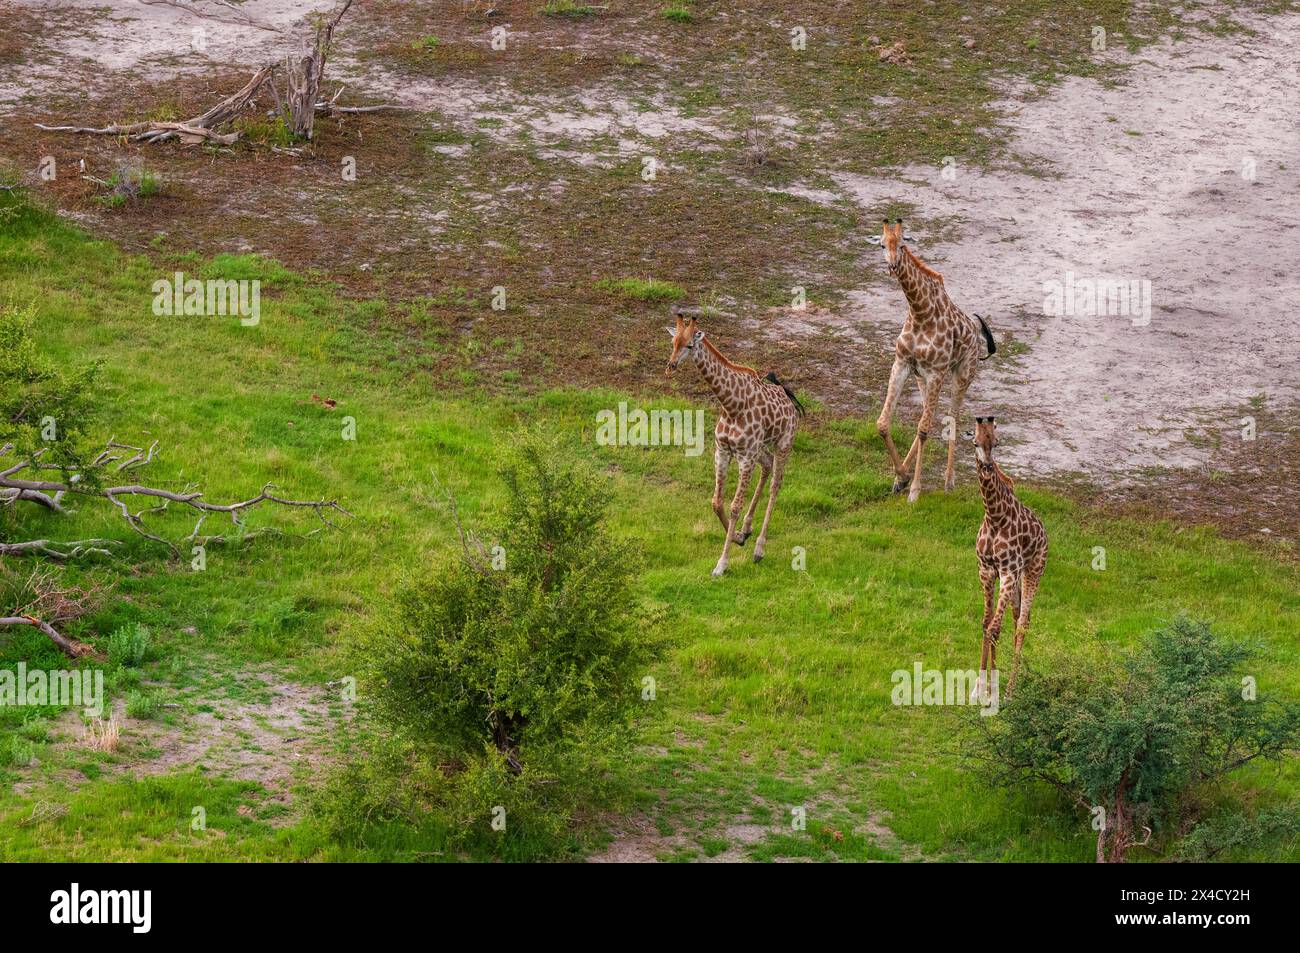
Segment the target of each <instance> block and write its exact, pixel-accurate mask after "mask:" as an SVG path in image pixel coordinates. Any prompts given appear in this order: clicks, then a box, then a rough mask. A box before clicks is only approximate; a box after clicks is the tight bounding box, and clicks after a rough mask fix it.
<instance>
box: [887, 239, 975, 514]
mask: <svg viewBox="0 0 1300 953" xmlns="http://www.w3.org/2000/svg"><path fill="white" fill-rule="evenodd" d="M870 242H871V243H872V244H873V245H880V246H881V247H882V248H883V249H884V250H885V260H886V262H887V263H888V265H889V273H890V274H892V275H893V276H894V277H895V278H897V279H898V283H899V285H900V286H901V287H902V289H903V295H904V296H905V297H906V298H907V320H906V321H905V322H904V323H903V330H902V331H901V332H900V333H899V335H898V340H897V341H896V342H895V344H894V366H893V369H892V370H891V371H890V374H889V391H888V393H887V394H886V396H885V405H884V407H882V408H881V410H880V418H879V419H878V420H877V421H876V430H877V432H878V433H879V434H880V436H881V437H882V438H883V439H884V441H885V449H886V450H888V451H889V459H890V461H891V462H892V463H893V465H894V492H895V493H901V492H902V491H903V490H905V489H907V488H908V487H909V485H910V487H911V489H910V491H909V492H908V494H907V501H908V502H909V503H915V502H916V499H917V497H918V496H920V494H921V462H922V458H923V457H924V455H925V443H926V440H927V439H928V438H929V436H930V432H931V428H932V427H933V426H934V415H935V412H936V411H937V409H938V405H939V396H940V394H941V392H942V391H943V387H944V384H945V383H946V382H948V381H949V380H951V381H952V424H951V428H950V430H951V432H950V434H949V436H948V467H947V470H946V472H945V474H944V487H943V488H944V490H951V489H952V488H953V484H954V482H955V480H954V477H953V462H954V458H955V456H956V453H957V430H958V427H959V425H960V422H961V406H962V402H963V401H964V400H965V399H966V391H967V389H968V388H969V387H970V385H971V381H973V380H974V379H975V371H976V368H977V367H978V362H979V361H980V360H981V359H982V358H981V357H980V351H981V350H983V349H984V347H985V346H986V347H987V349H988V353H987V354H986V355H985V357H986V358H987V357H992V356H993V355H994V354H995V353H996V352H997V345H996V344H995V343H994V341H993V335H992V334H991V333H990V331H989V329H988V325H987V324H985V323H984V319H983V318H981V317H980V316H979V315H975V317H974V318H973V319H972V318H971V317H969V316H968V315H967V314H966V313H965V312H964V311H962V310H961V309H960V308H958V307H957V306H956V305H955V304H953V301H952V299H951V298H950V297H948V292H947V291H946V290H945V289H944V286H943V276H942V275H940V274H939V273H938V272H937V271H935V270H934V269H933V268H930V267H929V266H928V265H926V264H925V263H924V262H922V261H921V259H919V258H917V257H916V255H915V254H914V253H913V251H912V250H911V249H910V248H908V247H907V245H906V237H905V236H904V235H903V220H902V219H901V218H900V219H896V220H895V222H894V224H893V225H891V224H890V222H889V220H888V219H886V220H885V223H884V229H883V231H882V233H881V234H880V235H879V236H873V237H872V238H871V239H870ZM912 375H916V378H917V384H918V386H919V387H920V390H921V397H922V400H923V401H924V406H923V408H922V410H921V420H920V422H919V423H918V424H917V428H916V438H915V439H914V440H913V441H912V447H911V449H910V450H908V451H907V457H906V458H905V459H903V460H900V459H899V457H898V451H897V450H896V449H895V447H894V438H893V437H892V436H891V434H890V425H891V424H892V422H893V418H894V406H895V404H897V402H898V398H899V396H900V395H901V394H902V391H903V386H904V385H905V384H906V383H907V379H908V378H909V377H911V376H912ZM909 470H911V471H912V472H911V473H909V472H908V471H909Z"/></svg>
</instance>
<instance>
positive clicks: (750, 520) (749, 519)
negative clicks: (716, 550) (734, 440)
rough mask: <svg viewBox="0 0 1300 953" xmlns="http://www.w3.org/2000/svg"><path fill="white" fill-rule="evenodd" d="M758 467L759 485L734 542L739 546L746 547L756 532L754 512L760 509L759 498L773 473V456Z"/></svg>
mask: <svg viewBox="0 0 1300 953" xmlns="http://www.w3.org/2000/svg"><path fill="white" fill-rule="evenodd" d="M758 467H759V472H758V483H757V484H756V485H755V487H754V495H753V496H752V497H750V499H749V509H747V510H746V511H745V523H744V525H743V526H742V527H741V528H740V532H739V533H738V534H736V538H735V540H734V542H735V544H736V545H737V546H744V545H745V540H747V539H749V536H750V534H751V533H752V532H753V531H754V512H755V511H756V510H757V509H758V498H759V497H760V496H762V495H763V487H765V486H767V478H768V474H770V473H771V472H772V455H771V454H768V455H767V456H765V457H763V459H761V460H759V461H758Z"/></svg>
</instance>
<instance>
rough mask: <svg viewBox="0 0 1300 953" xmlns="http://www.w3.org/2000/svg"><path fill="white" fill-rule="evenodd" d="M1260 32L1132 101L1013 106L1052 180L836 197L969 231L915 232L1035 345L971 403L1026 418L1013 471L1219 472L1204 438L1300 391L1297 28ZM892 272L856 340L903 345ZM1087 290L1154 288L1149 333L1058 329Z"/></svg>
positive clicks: (1079, 82)
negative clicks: (1067, 295) (1259, 402)
mask: <svg viewBox="0 0 1300 953" xmlns="http://www.w3.org/2000/svg"><path fill="white" fill-rule="evenodd" d="M1256 27H1257V29H1258V30H1259V32H1258V33H1257V34H1254V35H1234V36H1231V37H1216V38H1213V39H1209V40H1205V41H1201V42H1196V43H1193V44H1190V45H1181V44H1178V45H1175V44H1172V43H1166V44H1164V45H1162V46H1158V47H1156V48H1154V49H1150V50H1147V51H1144V53H1143V54H1142V59H1141V61H1140V62H1137V63H1135V64H1134V65H1133V66H1132V69H1131V70H1130V71H1129V72H1128V73H1127V74H1126V79H1125V82H1124V83H1123V85H1103V84H1102V83H1099V82H1097V81H1094V80H1091V79H1080V78H1072V79H1067V80H1065V81H1064V82H1063V83H1062V84H1061V85H1060V86H1059V87H1058V88H1056V89H1055V90H1053V91H1052V92H1051V93H1050V94H1048V95H1046V96H1044V97H1041V98H1030V99H1028V100H1024V101H1020V100H1015V101H1007V102H1004V103H1002V104H1001V107H1002V108H1003V110H1004V111H1005V112H1006V113H1007V114H1008V116H1009V120H1008V125H1009V127H1010V128H1012V129H1013V130H1014V132H1013V134H1012V142H1011V144H1010V145H1011V148H1012V151H1013V152H1014V153H1016V154H1018V155H1021V156H1024V157H1028V158H1030V159H1031V160H1033V161H1034V162H1035V163H1036V164H1038V165H1040V166H1041V167H1042V168H1043V169H1044V170H1045V172H1046V174H1045V175H1035V174H1029V173H1024V172H1007V171H981V170H979V169H974V168H961V167H958V168H956V170H955V175H953V176H951V177H945V176H944V175H943V174H942V173H943V167H942V164H941V163H940V162H939V161H936V165H935V166H934V167H932V168H927V167H911V168H906V169H902V170H900V171H899V172H897V173H891V174H890V175H889V176H879V177H874V176H861V175H850V174H840V175H837V176H836V177H835V179H836V182H837V183H838V184H839V186H840V188H841V189H842V190H843V192H844V194H845V195H847V196H848V197H850V198H852V199H853V200H854V201H855V202H857V203H858V204H859V205H860V206H861V208H862V209H863V213H864V216H865V215H871V216H873V217H874V216H878V215H879V213H880V210H881V209H883V208H884V207H885V206H887V205H888V204H889V203H890V202H906V203H910V204H912V205H913V206H915V207H916V208H917V209H918V211H919V213H920V215H921V216H922V217H924V218H925V219H928V220H931V221H936V220H942V221H943V222H945V223H951V225H952V230H954V231H955V233H956V234H955V237H952V238H948V237H946V236H945V237H942V238H934V237H931V236H927V235H925V234H924V233H921V230H920V228H919V227H915V226H914V227H915V230H916V231H917V232H918V235H917V239H918V240H917V241H916V242H915V243H914V244H915V247H916V249H917V251H918V253H919V254H920V255H921V256H922V257H923V258H924V259H925V260H926V261H927V262H929V263H931V264H933V265H934V266H936V267H937V268H939V269H940V270H941V271H942V272H943V274H944V278H945V283H946V285H947V287H948V290H949V292H950V293H951V294H952V295H953V298H954V300H955V301H957V302H958V304H959V305H960V306H962V307H963V308H964V309H965V310H967V311H968V312H979V313H981V314H986V315H991V317H992V324H993V326H994V328H995V329H996V331H997V332H998V333H1000V334H1001V333H1005V332H1008V331H1009V332H1011V334H1013V335H1014V338H1015V340H1016V341H1017V342H1020V343H1021V344H1023V345H1025V346H1027V347H1028V352H1027V353H1025V354H1023V355H1022V357H1021V358H1020V359H1018V360H1015V361H1010V362H1009V361H1004V360H994V361H992V362H990V363H989V364H986V365H984V366H983V367H982V369H981V374H980V377H979V378H978V379H977V381H976V384H975V386H974V387H973V388H972V390H971V393H970V395H969V397H968V404H967V407H968V408H969V409H970V410H972V411H975V412H979V411H985V412H988V411H1003V412H1006V413H1007V416H1006V417H1005V421H1006V426H1005V433H1006V434H1007V436H1008V437H1011V438H1013V439H1014V440H1015V441H1016V443H1015V445H1009V446H1008V447H1007V449H1006V457H1007V459H1008V461H1009V462H1010V463H1011V464H1012V465H1013V466H1014V467H1015V469H1016V470H1018V471H1020V472H1032V473H1040V474H1050V473H1061V472H1082V473H1086V474H1089V475H1093V476H1095V475H1098V474H1100V473H1114V472H1116V471H1134V470H1139V469H1141V468H1144V467H1196V466H1204V465H1205V464H1206V463H1207V462H1208V461H1209V459H1210V450H1209V448H1208V446H1207V445H1206V442H1204V441H1200V442H1194V441H1189V440H1188V439H1187V434H1188V432H1196V431H1200V430H1202V429H1203V428H1204V427H1205V426H1206V425H1207V424H1212V423H1216V422H1223V421H1224V420H1235V419H1236V417H1239V416H1241V414H1240V413H1239V411H1240V409H1241V408H1242V407H1243V405H1245V404H1246V403H1247V402H1248V401H1250V400H1251V399H1252V398H1257V397H1259V396H1260V395H1265V396H1266V397H1267V398H1268V400H1269V401H1270V402H1275V401H1279V400H1281V401H1285V400H1287V399H1291V398H1294V397H1296V395H1297V393H1298V392H1300V326H1297V323H1296V321H1295V320H1294V318H1293V317H1292V315H1291V311H1292V310H1293V305H1292V302H1293V301H1294V300H1295V298H1296V295H1297V292H1300V282H1298V281H1297V279H1296V276H1295V271H1294V269H1295V261H1296V249H1297V247H1300V233H1298V232H1297V227H1298V226H1297V223H1300V189H1298V188H1297V186H1298V185H1300V162H1297V160H1296V158H1295V156H1296V152H1295V142H1296V138H1295V118H1294V117H1295V115H1296V114H1297V108H1298V106H1300V97H1298V96H1297V87H1296V65H1295V61H1294V50H1295V48H1296V43H1297V41H1300V16H1296V15H1289V16H1283V17H1277V18H1274V19H1271V20H1269V21H1267V22H1260V23H1257V24H1256ZM936 160H938V157H936ZM881 257H882V256H881V255H880V253H879V252H878V251H877V250H875V249H871V250H870V251H869V252H868V254H867V255H866V258H865V262H866V267H867V268H868V269H870V270H871V271H873V272H875V273H876V280H875V281H873V283H872V284H870V285H868V286H866V287H864V288H861V289H857V290H855V291H854V292H852V293H851V294H850V302H851V307H850V308H849V310H848V313H847V314H846V315H843V316H841V317H840V318H838V319H836V322H835V323H836V325H837V326H838V327H840V328H844V327H852V326H853V324H854V322H855V321H859V320H865V321H869V322H873V323H875V324H877V325H879V326H882V327H884V328H887V329H895V328H897V327H899V326H901V323H902V318H903V315H904V309H905V307H906V304H905V302H904V299H903V297H902V293H901V291H899V289H898V288H897V286H896V285H895V284H894V283H893V282H892V281H890V280H888V276H887V275H886V274H884V266H883V261H882V260H881ZM1070 275H1073V276H1074V279H1075V284H1076V286H1079V282H1080V280H1083V281H1088V280H1092V279H1102V278H1113V279H1119V280H1123V281H1125V282H1134V281H1136V282H1149V288H1150V311H1149V323H1148V322H1147V321H1146V317H1147V316H1146V315H1143V314H1142V313H1141V312H1140V311H1137V309H1132V310H1133V312H1134V313H1131V314H1121V315H1109V316H1091V315H1088V314H1084V313H1081V314H1074V315H1072V314H1068V313H1067V314H1064V315H1061V316H1055V315H1051V314H1045V313H1044V312H1045V310H1046V309H1045V300H1046V299H1047V297H1048V295H1049V293H1050V285H1049V284H1048V283H1050V282H1059V283H1060V284H1061V286H1062V287H1064V286H1065V284H1066V283H1067V281H1068V280H1069V277H1068V276H1070ZM1080 287H1081V286H1080ZM1081 294H1082V292H1081ZM1079 300H1080V301H1081V300H1082V299H1079ZM1076 310H1086V306H1085V307H1083V308H1076ZM876 396H877V405H878V402H879V399H880V398H882V397H883V394H881V395H876ZM908 397H909V400H910V401H911V402H912V405H913V407H912V411H910V413H915V409H916V404H917V400H916V397H915V394H909V395H908Z"/></svg>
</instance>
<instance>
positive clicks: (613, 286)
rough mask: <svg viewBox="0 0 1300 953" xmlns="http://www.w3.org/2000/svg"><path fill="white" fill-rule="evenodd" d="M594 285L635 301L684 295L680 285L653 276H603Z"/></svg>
mask: <svg viewBox="0 0 1300 953" xmlns="http://www.w3.org/2000/svg"><path fill="white" fill-rule="evenodd" d="M595 285H596V287H597V288H599V289H600V290H602V291H609V292H612V293H613V294H617V295H621V296H622V297H625V298H635V299H636V300H637V301H650V302H654V301H676V300H678V299H680V298H682V297H685V295H686V291H685V289H683V288H682V286H681V285H677V284H674V283H673V282H671V281H657V280H656V279H654V278H618V279H614V278H603V279H601V280H600V281H597V282H596V283H595Z"/></svg>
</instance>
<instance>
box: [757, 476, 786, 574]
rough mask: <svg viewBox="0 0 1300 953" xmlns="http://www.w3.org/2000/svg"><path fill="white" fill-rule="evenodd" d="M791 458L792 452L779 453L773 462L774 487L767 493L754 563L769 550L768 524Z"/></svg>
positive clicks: (759, 560) (761, 558)
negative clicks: (786, 463) (765, 509)
mask: <svg viewBox="0 0 1300 953" xmlns="http://www.w3.org/2000/svg"><path fill="white" fill-rule="evenodd" d="M789 457H790V451H789V450H786V451H785V452H784V453H781V452H778V453H777V455H776V459H775V460H773V461H772V487H771V489H770V490H768V493H767V512H766V513H764V514H763V528H762V529H760V530H759V531H758V539H757V540H756V541H755V542H754V562H756V563H757V562H762V560H763V553H764V551H765V550H766V549H767V524H768V522H769V521H770V520H771V519H772V509H773V507H775V506H776V495H777V494H778V493H780V492H781V481H782V480H784V479H785V462H786V460H788V459H789Z"/></svg>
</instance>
